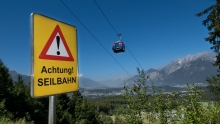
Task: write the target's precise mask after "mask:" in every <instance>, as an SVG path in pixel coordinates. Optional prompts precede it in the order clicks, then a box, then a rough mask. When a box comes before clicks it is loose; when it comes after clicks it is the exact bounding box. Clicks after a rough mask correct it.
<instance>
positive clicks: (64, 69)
mask: <svg viewBox="0 0 220 124" xmlns="http://www.w3.org/2000/svg"><path fill="white" fill-rule="evenodd" d="M31 23H32V24H31V30H32V33H31V37H32V55H31V60H32V62H31V65H32V68H31V73H32V74H31V96H32V97H42V96H50V95H54V94H60V93H67V92H72V91H77V90H78V51H77V30H76V27H75V26H72V25H69V24H66V23H64V22H61V21H58V20H55V19H52V18H49V17H46V16H44V15H41V14H37V13H32V14H31Z"/></svg>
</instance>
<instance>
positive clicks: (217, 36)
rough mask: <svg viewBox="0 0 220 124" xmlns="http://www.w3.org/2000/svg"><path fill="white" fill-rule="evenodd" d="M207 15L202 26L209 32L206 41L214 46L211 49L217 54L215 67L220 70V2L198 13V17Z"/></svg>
mask: <svg viewBox="0 0 220 124" xmlns="http://www.w3.org/2000/svg"><path fill="white" fill-rule="evenodd" d="M205 14H207V17H206V19H205V20H203V22H202V24H203V25H204V26H206V27H207V29H208V31H209V36H208V37H207V38H205V40H206V41H208V42H210V43H211V44H212V45H213V46H212V47H211V49H212V50H213V51H214V52H215V53H216V54H217V55H216V61H215V63H214V64H213V65H214V66H218V67H219V69H220V53H219V49H220V0H216V4H214V5H212V6H210V7H208V8H206V9H205V10H203V11H202V12H200V13H197V14H196V16H198V17H200V16H203V15H205Z"/></svg>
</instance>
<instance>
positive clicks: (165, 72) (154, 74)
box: [121, 52, 218, 87]
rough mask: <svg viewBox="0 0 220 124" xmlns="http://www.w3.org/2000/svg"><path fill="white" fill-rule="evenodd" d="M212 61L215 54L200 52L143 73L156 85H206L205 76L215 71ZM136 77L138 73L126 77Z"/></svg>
mask: <svg viewBox="0 0 220 124" xmlns="http://www.w3.org/2000/svg"><path fill="white" fill-rule="evenodd" d="M214 61H215V54H213V53H208V52H202V53H197V54H195V55H187V56H186V57H184V58H180V59H177V60H174V61H172V62H171V63H169V64H168V65H166V66H165V67H163V68H161V69H153V68H151V69H149V70H147V71H146V72H145V73H146V75H148V76H149V80H150V81H152V82H154V84H155V85H156V86H160V85H169V86H176V87H178V86H184V85H186V83H188V84H200V85H207V82H206V77H207V76H210V75H215V74H216V73H217V69H218V68H217V67H214V66H213V65H212V63H214ZM137 78H138V75H136V76H134V77H132V78H130V79H128V80H127V82H133V81H134V80H135V79H137ZM121 85H122V84H121Z"/></svg>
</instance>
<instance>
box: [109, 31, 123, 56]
mask: <svg viewBox="0 0 220 124" xmlns="http://www.w3.org/2000/svg"><path fill="white" fill-rule="evenodd" d="M118 36H120V40H119V41H117V42H114V43H113V45H112V50H113V51H114V53H120V52H125V44H124V43H123V42H122V40H121V34H118Z"/></svg>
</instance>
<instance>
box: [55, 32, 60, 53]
mask: <svg viewBox="0 0 220 124" xmlns="http://www.w3.org/2000/svg"><path fill="white" fill-rule="evenodd" d="M56 39H57V48H58V51H57V55H60V51H59V47H60V37H59V36H57V37H56Z"/></svg>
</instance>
